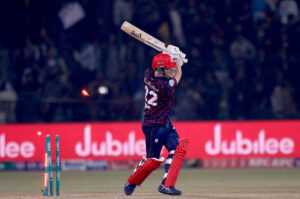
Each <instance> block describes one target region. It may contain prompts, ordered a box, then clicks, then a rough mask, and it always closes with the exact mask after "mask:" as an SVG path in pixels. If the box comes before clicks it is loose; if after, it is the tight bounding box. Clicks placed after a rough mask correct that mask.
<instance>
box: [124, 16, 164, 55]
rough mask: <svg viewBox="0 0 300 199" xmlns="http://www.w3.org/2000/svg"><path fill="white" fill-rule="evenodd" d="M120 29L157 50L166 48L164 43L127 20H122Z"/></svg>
mask: <svg viewBox="0 0 300 199" xmlns="http://www.w3.org/2000/svg"><path fill="white" fill-rule="evenodd" d="M121 30H123V31H124V32H126V33H127V34H129V35H130V36H132V37H134V38H135V39H137V40H139V41H140V42H142V43H144V44H146V45H148V46H150V47H152V48H154V49H155V50H157V51H160V52H162V51H166V50H167V48H166V45H165V43H163V42H162V41H160V40H158V39H156V38H155V37H153V36H151V35H149V34H147V33H146V32H144V31H142V30H141V29H139V28H138V27H136V26H134V25H132V24H131V23H129V22H127V21H124V22H123V24H122V25H121Z"/></svg>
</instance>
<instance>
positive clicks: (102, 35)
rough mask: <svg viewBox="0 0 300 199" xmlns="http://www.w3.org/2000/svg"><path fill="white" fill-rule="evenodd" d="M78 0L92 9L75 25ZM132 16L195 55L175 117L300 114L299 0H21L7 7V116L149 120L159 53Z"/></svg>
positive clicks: (1, 52) (1, 90)
mask: <svg viewBox="0 0 300 199" xmlns="http://www.w3.org/2000/svg"><path fill="white" fill-rule="evenodd" d="M74 2H77V3H78V5H79V6H80V7H81V9H82V11H83V14H84V16H83V18H82V19H80V20H79V21H77V22H76V23H74V24H72V25H71V26H70V27H67V28H66V27H64V26H63V22H62V18H61V17H60V16H59V12H60V11H61V10H63V9H64V8H65V7H66V6H67V5H68V4H69V3H74ZM286 2H289V3H286ZM68 14H70V15H72V13H68ZM75 15H76V12H75ZM73 17H74V16H73ZM124 20H128V21H129V22H131V23H133V24H134V25H136V26H138V27H139V28H141V29H143V30H145V31H146V32H148V33H150V34H152V35H153V36H156V37H157V38H159V39H161V40H162V41H164V42H166V43H168V44H169V43H171V44H174V45H178V46H179V47H180V48H181V49H182V51H184V52H185V53H186V54H187V57H188V59H189V62H188V63H187V64H186V65H184V68H183V79H182V82H181V83H180V85H179V87H178V89H177V91H176V100H175V105H174V111H173V112H172V114H171V118H172V119H173V120H252V119H293V118H299V117H300V116H299V102H300V95H299V86H300V82H299V74H300V73H299V70H300V67H299V52H300V48H299V46H300V45H299V41H300V40H299V36H300V26H299V25H300V24H299V1H294V0H288V1H278V0H268V1H262V0H252V1H251V0H225V1H218V0H206V1H205V0H203V1H200V0H198V1H197V0H187V1H179V0H177V1H168V0H157V1H151V0H116V1H111V0H101V1H96V0H94V1H93V0H79V1H70V0H43V1H40V0H19V1H16V0H12V1H1V6H0V28H1V31H0V56H1V59H0V60H1V64H0V65H1V70H0V72H1V84H0V102H1V111H0V112H1V117H0V120H1V121H0V122H1V123H23V122H69V121H132V120H134V121H140V120H141V119H142V110H143V103H144V102H143V99H144V90H143V73H144V70H145V69H146V68H147V67H149V66H151V60H152V57H153V56H154V55H155V53H157V52H156V51H155V50H153V49H151V48H150V47H148V46H146V45H144V44H142V43H140V42H138V41H136V40H134V39H133V38H131V37H129V36H128V35H126V34H125V33H124V32H122V31H120V29H119V27H120V25H121V23H122V22H123V21H124ZM100 86H102V87H101V88H102V93H104V94H100V93H99V92H98V89H99V87H100ZM83 88H86V89H88V91H89V93H90V97H88V98H84V97H82V96H81V94H80V91H81V89H83ZM107 89H108V90H107ZM106 91H108V92H107V94H105V93H106Z"/></svg>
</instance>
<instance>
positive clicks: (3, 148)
mask: <svg viewBox="0 0 300 199" xmlns="http://www.w3.org/2000/svg"><path fill="white" fill-rule="evenodd" d="M34 152H35V147H34V144H33V143H32V142H29V141H24V142H22V143H20V144H18V143H17V142H13V141H10V142H8V141H6V136H5V134H0V159H1V158H17V157H19V156H21V157H23V158H31V157H33V156H34Z"/></svg>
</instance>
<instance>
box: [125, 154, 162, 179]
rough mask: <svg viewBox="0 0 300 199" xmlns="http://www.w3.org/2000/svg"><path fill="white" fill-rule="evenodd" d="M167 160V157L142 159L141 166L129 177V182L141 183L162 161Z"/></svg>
mask: <svg viewBox="0 0 300 199" xmlns="http://www.w3.org/2000/svg"><path fill="white" fill-rule="evenodd" d="M164 161H165V158H163V157H162V158H160V159H157V158H148V159H146V160H145V161H142V162H141V163H140V164H139V166H138V167H137V168H136V169H135V170H134V171H133V173H132V175H131V176H130V177H129V179H128V183H129V184H137V185H141V184H142V183H143V182H144V180H145V179H146V178H147V177H148V176H149V175H150V174H151V173H152V171H154V170H156V169H157V168H158V167H159V166H160V164H161V163H163V162H164Z"/></svg>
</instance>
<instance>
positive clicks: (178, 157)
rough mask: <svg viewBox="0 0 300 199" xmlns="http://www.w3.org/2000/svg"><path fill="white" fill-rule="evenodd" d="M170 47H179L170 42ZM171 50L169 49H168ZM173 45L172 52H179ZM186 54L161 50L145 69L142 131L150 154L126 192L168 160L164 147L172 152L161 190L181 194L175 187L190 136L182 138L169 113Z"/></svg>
mask: <svg viewBox="0 0 300 199" xmlns="http://www.w3.org/2000/svg"><path fill="white" fill-rule="evenodd" d="M168 47H169V48H177V47H175V46H171V45H169V46H168ZM169 50H170V49H169ZM178 51H179V49H178V48H177V49H171V50H170V52H178ZM182 65H183V58H182V57H181V56H180V54H172V53H167V52H163V53H159V54H157V55H155V56H154V58H153V60H152V67H151V68H148V69H147V70H146V71H145V76H144V85H145V91H146V94H145V108H144V121H143V123H142V129H143V133H144V135H145V140H146V152H147V157H146V158H144V159H143V160H142V161H141V162H140V163H139V164H138V166H137V167H136V168H135V169H134V171H133V172H132V174H131V176H130V177H129V179H128V180H127V182H126V184H125V186H124V192H125V194H126V195H131V194H132V193H133V191H134V190H135V188H136V185H139V186H140V185H141V184H142V183H143V181H144V180H145V179H146V178H147V177H148V176H149V175H150V174H151V173H152V171H154V170H156V169H157V168H158V167H159V166H160V165H161V164H162V163H163V162H164V160H165V158H163V157H161V158H160V153H161V150H162V147H163V146H165V147H166V148H167V150H168V152H169V155H168V157H167V160H166V162H165V174H164V177H163V180H162V182H161V184H160V185H159V187H158V191H159V192H161V193H163V194H168V195H181V191H180V190H178V189H176V188H175V184H176V180H177V177H178V174H179V171H180V168H181V165H182V163H183V161H184V157H185V154H186V150H187V145H188V139H182V140H181V141H179V136H178V133H177V131H176V130H175V127H174V126H173V125H172V123H171V121H170V119H169V113H170V110H171V107H172V104H173V101H174V92H175V88H176V86H177V85H178V83H179V81H180V79H181V76H182V70H181V67H182Z"/></svg>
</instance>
